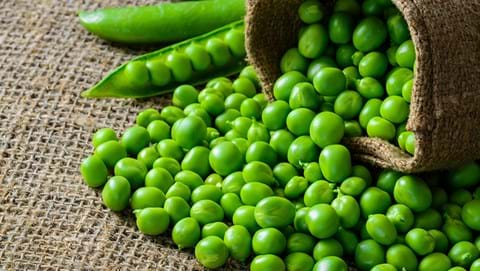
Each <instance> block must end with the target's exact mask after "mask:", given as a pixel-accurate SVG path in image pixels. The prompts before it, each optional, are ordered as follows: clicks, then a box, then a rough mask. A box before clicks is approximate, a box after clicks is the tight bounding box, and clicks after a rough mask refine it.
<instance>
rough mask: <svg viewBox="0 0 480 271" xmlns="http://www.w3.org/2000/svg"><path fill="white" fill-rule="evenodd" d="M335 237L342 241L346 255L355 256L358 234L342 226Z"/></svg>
mask: <svg viewBox="0 0 480 271" xmlns="http://www.w3.org/2000/svg"><path fill="white" fill-rule="evenodd" d="M334 238H335V239H336V240H337V241H339V242H340V244H341V246H342V248H343V252H344V254H345V255H348V256H353V255H354V254H355V248H356V247H357V244H358V237H357V235H356V234H355V233H354V232H353V231H350V230H346V229H344V228H342V227H340V228H338V231H337V233H336V234H335V235H334Z"/></svg>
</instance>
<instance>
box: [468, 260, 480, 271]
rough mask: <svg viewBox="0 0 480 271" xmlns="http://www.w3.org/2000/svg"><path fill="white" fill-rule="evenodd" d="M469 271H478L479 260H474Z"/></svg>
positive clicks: (479, 268)
mask: <svg viewBox="0 0 480 271" xmlns="http://www.w3.org/2000/svg"><path fill="white" fill-rule="evenodd" d="M470 270H472V271H478V270H480V260H479V259H476V260H475V261H474V262H473V263H472V265H470Z"/></svg>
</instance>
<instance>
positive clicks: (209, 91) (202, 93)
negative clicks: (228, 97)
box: [197, 87, 225, 106]
mask: <svg viewBox="0 0 480 271" xmlns="http://www.w3.org/2000/svg"><path fill="white" fill-rule="evenodd" d="M209 95H215V96H217V97H218V98H220V99H221V100H222V101H223V100H224V99H225V96H224V95H223V92H222V91H221V90H219V89H214V88H211V87H206V88H204V89H203V90H202V91H200V93H199V94H198V98H197V99H198V102H199V103H200V106H201V103H202V102H203V101H204V100H205V98H207V96H209Z"/></svg>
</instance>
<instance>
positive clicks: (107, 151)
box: [95, 140, 127, 172]
mask: <svg viewBox="0 0 480 271" xmlns="http://www.w3.org/2000/svg"><path fill="white" fill-rule="evenodd" d="M95 156H96V157H98V158H100V159H101V160H102V161H103V162H104V163H105V165H106V166H107V167H108V168H113V167H114V166H115V164H116V163H117V162H118V161H119V160H120V159H122V158H125V157H127V151H126V149H125V147H124V146H123V145H122V144H120V143H119V142H118V141H115V140H110V141H107V142H104V143H102V144H100V145H99V146H98V147H97V148H96V149H95ZM98 172H102V171H98Z"/></svg>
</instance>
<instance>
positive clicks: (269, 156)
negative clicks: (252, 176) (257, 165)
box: [245, 141, 277, 167]
mask: <svg viewBox="0 0 480 271" xmlns="http://www.w3.org/2000/svg"><path fill="white" fill-rule="evenodd" d="M245 161H246V162H247V163H250V162H253V161H260V162H264V163H267V164H268V165H269V166H270V167H273V166H275V165H276V164H277V153H276V152H275V150H274V149H273V147H272V146H270V144H268V143H267V142H263V141H256V142H253V143H252V144H250V146H249V147H248V149H247V152H246V153H245Z"/></svg>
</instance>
